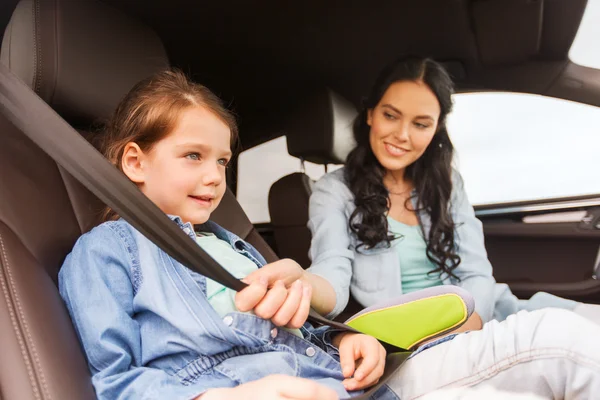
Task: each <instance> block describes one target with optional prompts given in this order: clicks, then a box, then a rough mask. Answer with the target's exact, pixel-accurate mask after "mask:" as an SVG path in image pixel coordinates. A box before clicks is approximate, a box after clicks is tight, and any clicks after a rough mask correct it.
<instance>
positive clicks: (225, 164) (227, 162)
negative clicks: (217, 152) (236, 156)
mask: <svg viewBox="0 0 600 400" xmlns="http://www.w3.org/2000/svg"><path fill="white" fill-rule="evenodd" d="M218 163H219V165H222V166H224V167H226V166H227V165H229V160H228V159H226V158H221V159H220V160H219V161H218Z"/></svg>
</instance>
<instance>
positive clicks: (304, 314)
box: [287, 284, 312, 329]
mask: <svg viewBox="0 0 600 400" xmlns="http://www.w3.org/2000/svg"><path fill="white" fill-rule="evenodd" d="M311 297H312V286H311V285H309V284H303V285H302V300H301V301H300V306H299V307H298V309H297V310H296V314H294V316H293V317H292V319H291V320H290V321H289V322H288V325H287V327H288V328H292V329H298V328H301V327H302V326H303V325H304V323H305V322H306V319H307V318H308V313H309V312H310V301H311Z"/></svg>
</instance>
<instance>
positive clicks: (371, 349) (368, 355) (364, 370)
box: [354, 339, 381, 381]
mask: <svg viewBox="0 0 600 400" xmlns="http://www.w3.org/2000/svg"><path fill="white" fill-rule="evenodd" d="M379 347H380V346H379V343H378V342H377V341H375V340H374V339H373V340H369V341H368V342H366V341H364V340H363V341H362V342H361V347H360V350H361V358H362V359H361V363H360V365H359V366H358V368H357V369H356V372H355V373H354V378H355V379H356V380H357V381H362V380H363V379H365V378H366V377H367V376H368V375H370V374H371V372H372V371H373V370H374V369H375V367H377V365H378V364H379V361H380V359H381V357H380V352H379Z"/></svg>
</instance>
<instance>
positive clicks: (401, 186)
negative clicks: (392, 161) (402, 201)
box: [383, 168, 412, 194]
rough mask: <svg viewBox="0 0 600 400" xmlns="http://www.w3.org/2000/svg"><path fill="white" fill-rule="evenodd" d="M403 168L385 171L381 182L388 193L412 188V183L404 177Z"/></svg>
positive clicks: (401, 191) (402, 191)
mask: <svg viewBox="0 0 600 400" xmlns="http://www.w3.org/2000/svg"><path fill="white" fill-rule="evenodd" d="M405 171H406V170H405V169H404V168H403V169H401V170H396V171H387V173H386V174H385V176H384V177H383V184H384V185H385V187H386V188H387V189H388V191H389V192H390V193H394V194H400V193H404V192H407V191H410V190H411V189H412V184H411V183H410V182H409V181H408V179H406V177H405Z"/></svg>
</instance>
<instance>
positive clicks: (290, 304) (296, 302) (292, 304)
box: [271, 281, 302, 326]
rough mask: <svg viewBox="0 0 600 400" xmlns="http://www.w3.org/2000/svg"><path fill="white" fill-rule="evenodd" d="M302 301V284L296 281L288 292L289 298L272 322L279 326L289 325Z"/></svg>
mask: <svg viewBox="0 0 600 400" xmlns="http://www.w3.org/2000/svg"><path fill="white" fill-rule="evenodd" d="M301 301H302V282H300V281H296V282H294V283H292V285H291V287H290V288H289V289H288V291H287V297H286V299H285V301H284V302H283V304H282V305H281V307H280V308H279V310H277V311H276V312H275V315H273V317H272V318H271V321H272V322H273V323H274V324H275V325H277V326H285V325H287V324H288V323H289V322H290V320H291V319H292V317H293V316H294V314H296V311H298V307H300V302H301Z"/></svg>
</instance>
